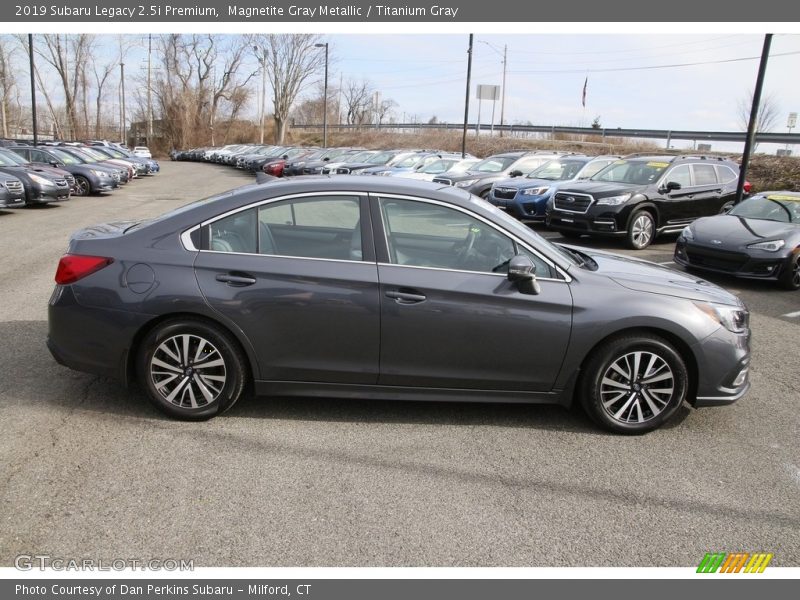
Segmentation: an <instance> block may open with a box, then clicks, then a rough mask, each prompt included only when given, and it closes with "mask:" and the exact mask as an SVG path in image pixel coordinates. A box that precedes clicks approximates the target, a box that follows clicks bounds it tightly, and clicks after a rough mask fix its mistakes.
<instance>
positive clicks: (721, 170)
mask: <svg viewBox="0 0 800 600" xmlns="http://www.w3.org/2000/svg"><path fill="white" fill-rule="evenodd" d="M715 168H716V169H717V178H718V179H719V181H720V182H722V183H730V182H731V181H734V180H736V179H738V178H739V175H738V174H737V173H734V172H733V169H731V168H730V167H726V166H725V165H715Z"/></svg>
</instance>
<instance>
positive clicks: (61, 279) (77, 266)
mask: <svg viewBox="0 0 800 600" xmlns="http://www.w3.org/2000/svg"><path fill="white" fill-rule="evenodd" d="M112 262H114V259H113V258H106V257H105V256H83V255H80V254H65V255H64V256H62V257H61V260H60V261H58V269H56V283H57V284H58V285H67V284H70V283H75V282H76V281H78V280H79V279H83V278H84V277H86V276H87V275H91V274H92V273H94V272H95V271H99V270H100V269H102V268H103V267H106V266H108V265H110V264H111V263H112Z"/></svg>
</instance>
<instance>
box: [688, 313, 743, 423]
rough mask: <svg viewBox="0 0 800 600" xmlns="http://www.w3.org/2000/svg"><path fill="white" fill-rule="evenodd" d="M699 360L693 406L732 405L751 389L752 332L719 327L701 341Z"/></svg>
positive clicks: (697, 353)
mask: <svg viewBox="0 0 800 600" xmlns="http://www.w3.org/2000/svg"><path fill="white" fill-rule="evenodd" d="M699 345H700V348H699V349H698V351H697V352H695V355H696V356H697V357H698V365H697V367H698V370H697V376H698V377H697V378H698V381H697V392H696V394H695V398H694V401H693V402H692V404H693V405H694V406H695V407H697V408H701V407H704V406H723V405H726V404H732V403H734V402H736V401H737V400H739V399H740V398H741V397H742V396H744V395H745V394H746V393H747V391H748V390H749V389H750V381H749V369H750V330H749V329H748V330H747V331H746V332H744V333H732V332H730V331H728V330H727V329H725V328H724V327H720V328H719V329H717V330H716V331H715V332H714V333H712V334H711V335H710V336H708V337H707V338H706V339H704V340H703V341H702V342H700V344H699Z"/></svg>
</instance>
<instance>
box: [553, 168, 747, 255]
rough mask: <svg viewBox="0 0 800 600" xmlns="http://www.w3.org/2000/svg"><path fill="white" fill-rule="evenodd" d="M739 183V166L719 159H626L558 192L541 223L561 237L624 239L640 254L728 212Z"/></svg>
mask: <svg viewBox="0 0 800 600" xmlns="http://www.w3.org/2000/svg"><path fill="white" fill-rule="evenodd" d="M738 178H739V166H738V165H737V164H736V163H735V162H732V161H730V160H726V159H723V158H720V157H711V156H659V155H647V156H644V155H630V156H626V157H624V158H622V159H620V160H617V161H614V162H613V163H611V164H610V165H609V166H607V167H606V168H605V169H603V170H602V171H600V172H599V173H597V174H596V175H594V176H593V177H592V178H591V179H589V180H588V181H582V182H576V183H572V184H569V185H565V186H564V187H562V188H561V189H559V190H558V191H557V192H556V194H555V196H554V197H553V203H552V206H551V207H550V208H549V210H548V213H547V218H546V223H547V225H548V226H549V227H550V228H551V229H555V230H556V231H559V232H561V233H562V235H564V236H565V237H577V236H579V235H581V234H584V233H588V234H592V235H603V236H617V237H624V238H626V240H627V243H628V246H629V247H630V248H633V249H634V250H641V249H643V248H646V247H647V246H649V245H650V242H652V241H653V239H654V238H655V237H656V236H657V235H659V234H661V233H677V232H679V231H681V230H682V229H683V228H684V227H685V226H686V225H687V224H688V223H691V222H692V221H694V220H695V219H697V218H699V217H705V216H708V215H716V214H718V213H720V212H726V211H727V210H729V209H730V207H731V206H733V202H734V199H735V197H736V182H737V180H738ZM748 188H749V185H746V186H745V191H748Z"/></svg>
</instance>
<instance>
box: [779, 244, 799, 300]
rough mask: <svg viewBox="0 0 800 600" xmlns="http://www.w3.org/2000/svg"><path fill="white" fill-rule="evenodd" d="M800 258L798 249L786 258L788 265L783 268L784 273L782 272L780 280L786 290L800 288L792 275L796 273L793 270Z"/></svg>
mask: <svg viewBox="0 0 800 600" xmlns="http://www.w3.org/2000/svg"><path fill="white" fill-rule="evenodd" d="M798 260H800V256H798V251H797V250H795V251H794V252H792V253H791V254H790V255H789V258H787V259H786V266H785V267H784V269H783V273H781V275H780V277H779V279H778V282H779V283H780V285H781V287H782V288H783V289H785V290H789V291H795V290H798V289H800V287H797V286H795V285H794V284H793V283H792V277H793V276H794V273H793V272H792V271H793V269H794V267H795V264H796V262H797V261H798Z"/></svg>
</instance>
